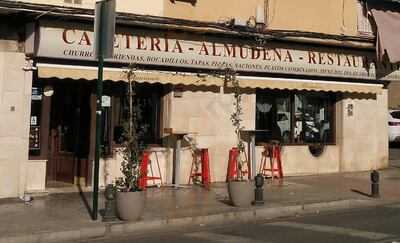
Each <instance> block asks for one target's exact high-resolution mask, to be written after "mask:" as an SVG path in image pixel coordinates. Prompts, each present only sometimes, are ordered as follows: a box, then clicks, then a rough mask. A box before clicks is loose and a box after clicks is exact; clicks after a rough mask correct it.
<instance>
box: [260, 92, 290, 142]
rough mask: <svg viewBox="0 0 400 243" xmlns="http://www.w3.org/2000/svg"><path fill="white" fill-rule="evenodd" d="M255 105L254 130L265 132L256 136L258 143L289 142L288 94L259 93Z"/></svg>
mask: <svg viewBox="0 0 400 243" xmlns="http://www.w3.org/2000/svg"><path fill="white" fill-rule="evenodd" d="M259 93H260V95H257V103H256V124H257V125H256V128H257V129H260V130H267V132H260V133H258V134H257V140H258V141H265V140H271V139H273V140H279V141H283V142H285V143H288V142H289V141H290V130H291V129H290V128H291V126H290V123H291V122H290V120H291V116H290V99H289V95H288V94H272V93H270V92H269V93H268V92H265V91H260V92H259ZM257 94H258V93H257Z"/></svg>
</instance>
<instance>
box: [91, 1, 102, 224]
mask: <svg viewBox="0 0 400 243" xmlns="http://www.w3.org/2000/svg"><path fill="white" fill-rule="evenodd" d="M101 8H103V5H102V6H101ZM102 12H103V11H100V13H101V15H102ZM99 21H100V28H99V33H98V35H99V36H100V38H99V42H98V43H99V54H98V59H99V62H98V74H97V75H98V78H97V82H96V147H95V156H94V172H93V211H92V219H93V220H97V212H98V205H99V164H100V146H101V116H102V107H101V97H102V95H103V66H104V57H103V52H102V50H103V43H102V42H103V41H102V38H101V37H102V33H101V32H102V24H103V23H102V22H103V18H102V16H101V17H100V18H99Z"/></svg>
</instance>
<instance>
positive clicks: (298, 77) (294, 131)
mask: <svg viewBox="0 0 400 243" xmlns="http://www.w3.org/2000/svg"><path fill="white" fill-rule="evenodd" d="M44 4H52V5H44ZM117 4H118V5H117V9H118V11H119V14H118V18H117V23H118V24H117V34H116V38H115V39H116V41H115V53H114V58H113V59H112V60H108V62H107V63H106V66H107V67H106V68H105V72H104V76H105V80H106V81H105V82H104V94H105V96H104V106H105V107H104V119H103V124H104V127H103V128H104V129H103V130H104V134H103V135H104V136H103V144H104V146H103V151H104V158H103V159H102V163H101V180H100V183H101V185H104V184H105V183H109V182H110V181H111V180H112V179H113V178H114V177H115V176H118V175H119V166H120V161H121V158H120V156H119V155H118V153H117V152H116V151H117V150H118V146H119V143H120V142H121V141H120V137H121V130H122V124H123V121H124V114H125V113H126V112H125V110H126V73H125V72H124V70H126V67H127V66H128V65H129V63H135V64H136V68H137V71H136V72H135V74H136V75H135V80H136V81H137V82H138V89H139V90H138V96H139V103H140V105H141V106H142V108H143V110H144V112H143V120H142V125H143V126H144V127H145V138H144V140H145V142H146V144H149V145H151V146H150V147H151V149H150V150H151V151H152V152H153V153H152V155H151V156H152V160H153V161H156V160H158V161H159V163H160V165H161V174H162V176H163V178H164V180H165V181H166V182H168V183H171V182H172V170H173V163H172V161H173V155H172V154H173V146H174V144H175V140H174V138H173V136H169V133H168V132H169V131H171V130H172V131H173V132H174V131H178V132H185V133H188V134H189V136H192V137H194V138H195V140H196V142H197V143H198V146H199V147H206V148H208V149H209V154H210V162H211V165H210V166H211V178H212V181H224V180H225V177H226V170H227V162H228V151H229V149H230V148H231V147H233V146H235V144H236V137H235V133H234V128H233V126H232V124H231V121H230V114H231V113H232V111H233V94H232V89H231V87H229V84H227V83H226V82H225V80H224V78H225V74H226V72H227V68H228V69H229V70H234V71H235V72H236V74H237V78H238V80H239V83H240V85H241V87H242V88H243V112H244V115H243V125H244V127H245V129H250V130H254V129H257V130H269V131H270V132H268V133H259V134H257V136H256V140H257V142H267V141H268V140H270V139H273V138H278V139H281V141H282V142H283V145H284V147H283V155H282V156H283V168H284V173H285V175H311V174H323V173H337V172H349V171H362V170H371V169H378V168H384V167H386V166H387V165H388V142H387V141H388V135H387V132H382V131H386V130H387V108H388V91H387V84H388V83H389V82H390V81H399V80H400V75H399V74H400V72H399V71H398V70H397V67H395V66H390V67H389V66H388V65H386V64H385V65H386V66H385V65H383V64H377V66H376V67H375V65H374V64H373V63H374V62H375V60H376V58H375V57H376V54H375V41H374V35H373V33H372V28H371V25H370V24H369V21H368V19H367V18H366V17H365V15H364V14H365V12H366V11H365V10H364V6H363V4H362V3H359V2H358V1H357V0H343V1H328V0H324V1H321V0H307V1H303V2H302V3H301V5H300V4H299V3H296V4H293V1H290V0H269V1H268V0H248V1H239V0H234V1H232V0H219V1H212V0H202V1H197V0H158V1H145V0H141V1H117ZM124 4H125V5H124ZM93 6H94V0H92V1H88V0H59V1H56V0H53V1H41V0H36V1H35V0H31V1H22V2H20V1H18V2H17V1H9V0H4V1H1V2H0V18H1V21H0V30H1V32H0V116H1V117H2V118H3V119H1V120H0V185H1V186H0V197H15V196H18V195H22V194H23V193H26V192H34V191H42V190H45V189H46V188H49V187H52V186H59V184H62V183H67V184H68V183H69V184H73V183H75V184H77V183H79V184H83V185H90V184H91V178H92V165H93V157H94V156H93V154H94V131H95V105H96V100H95V89H94V87H95V82H94V81H95V80H96V79H97V72H96V70H97V69H96V62H95V61H94V58H93V53H92V49H93V33H92V32H93V31H92V29H93V27H92V26H93V22H92V21H93V10H92V9H93ZM378 28H379V25H378ZM321 142H322V143H324V144H325V145H326V146H325V150H324V152H323V153H322V155H320V156H313V155H312V154H311V153H310V151H309V145H310V144H315V143H321ZM261 151H262V147H257V152H256V156H257V158H258V160H259V159H260V155H261ZM182 161H183V162H182V166H181V168H180V172H179V173H180V178H182V179H181V183H185V182H186V179H187V178H188V176H189V171H190V166H191V163H192V159H191V151H190V147H189V146H188V144H187V143H183V150H182ZM258 162H259V161H258ZM257 168H258V165H257ZM154 169H155V170H156V168H154Z"/></svg>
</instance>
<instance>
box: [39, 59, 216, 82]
mask: <svg viewBox="0 0 400 243" xmlns="http://www.w3.org/2000/svg"><path fill="white" fill-rule="evenodd" d="M36 66H37V68H38V76H39V78H59V79H74V80H79V79H85V80H97V67H87V66H72V65H57V64H42V63H38V64H37V65H36ZM127 71H128V70H127V69H122V68H104V71H103V80H104V81H114V82H118V81H122V82H127V81H128V77H127ZM135 81H136V82H138V83H161V84H175V85H178V84H181V85H205V86H222V85H223V80H222V79H221V78H219V77H214V76H206V77H205V76H199V75H195V74H190V73H179V74H178V73H174V72H161V71H135Z"/></svg>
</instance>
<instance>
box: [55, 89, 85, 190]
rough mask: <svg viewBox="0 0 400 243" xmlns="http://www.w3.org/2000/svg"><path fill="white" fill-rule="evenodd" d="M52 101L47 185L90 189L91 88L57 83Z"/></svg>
mask: <svg viewBox="0 0 400 243" xmlns="http://www.w3.org/2000/svg"><path fill="white" fill-rule="evenodd" d="M53 87H54V95H53V96H52V97H51V109H50V133H49V156H48V159H49V160H48V169H47V184H48V185H49V184H50V185H49V186H51V184H54V185H57V183H58V184H60V183H64V184H80V185H86V182H87V181H86V180H87V176H88V160H89V158H88V157H89V148H90V124H91V122H90V121H91V105H90V97H91V85H90V83H84V82H65V83H61V82H57V83H56V84H55V85H54V86H53Z"/></svg>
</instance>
